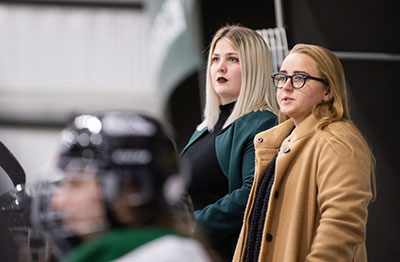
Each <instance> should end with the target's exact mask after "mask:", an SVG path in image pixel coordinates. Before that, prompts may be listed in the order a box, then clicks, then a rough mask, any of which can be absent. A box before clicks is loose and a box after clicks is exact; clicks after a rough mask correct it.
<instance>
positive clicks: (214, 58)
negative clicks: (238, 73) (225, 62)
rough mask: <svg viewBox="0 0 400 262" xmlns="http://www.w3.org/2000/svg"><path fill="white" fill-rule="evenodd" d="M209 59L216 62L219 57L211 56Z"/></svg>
mask: <svg viewBox="0 0 400 262" xmlns="http://www.w3.org/2000/svg"><path fill="white" fill-rule="evenodd" d="M211 61H213V62H218V61H219V57H216V56H214V57H213V58H211Z"/></svg>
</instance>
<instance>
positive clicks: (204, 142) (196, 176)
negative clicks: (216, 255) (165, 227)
mask: <svg viewBox="0 0 400 262" xmlns="http://www.w3.org/2000/svg"><path fill="white" fill-rule="evenodd" d="M234 105H235V102H232V103H229V104H226V105H222V106H220V109H221V114H220V116H219V119H218V121H217V123H216V124H215V126H214V129H213V130H212V132H211V133H209V132H205V135H203V136H202V137H201V138H200V139H198V140H197V141H196V142H195V143H194V144H192V145H191V146H190V147H189V148H188V149H187V150H186V151H185V153H184V154H183V155H184V156H185V157H187V158H188V159H189V161H190V163H191V165H192V181H191V183H190V186H189V190H188V192H189V195H190V196H191V197H192V201H193V206H194V209H195V210H198V209H202V208H204V207H205V206H207V205H209V204H212V203H215V202H216V201H217V200H219V199H220V198H222V197H223V196H225V195H226V194H228V179H227V177H226V176H225V175H224V174H223V172H222V170H221V167H220V166H219V163H218V159H217V155H216V152H215V138H216V137H217V136H218V135H219V134H220V133H221V132H222V131H223V130H222V126H223V125H224V123H225V121H226V119H228V117H229V115H230V114H231V112H232V109H233V107H234Z"/></svg>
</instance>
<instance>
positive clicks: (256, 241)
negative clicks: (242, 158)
mask: <svg viewBox="0 0 400 262" xmlns="http://www.w3.org/2000/svg"><path fill="white" fill-rule="evenodd" d="M276 157H277V156H275V157H274V159H273V160H272V161H271V163H270V164H269V166H268V168H267V171H266V172H265V175H264V177H263V178H262V180H261V183H260V185H259V186H258V188H257V194H256V199H255V202H254V205H253V210H252V212H251V215H250V220H249V232H248V235H247V243H246V250H245V256H244V258H245V260H244V261H246V262H253V261H258V257H259V253H260V248H261V243H262V235H263V231H264V224H265V218H266V216H267V211H268V202H269V197H270V195H271V188H272V185H273V184H274V178H275V162H276Z"/></svg>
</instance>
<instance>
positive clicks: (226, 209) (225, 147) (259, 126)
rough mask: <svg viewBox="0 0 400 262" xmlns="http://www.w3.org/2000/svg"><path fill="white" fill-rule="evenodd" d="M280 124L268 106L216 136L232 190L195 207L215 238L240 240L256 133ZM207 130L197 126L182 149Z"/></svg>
mask: <svg viewBox="0 0 400 262" xmlns="http://www.w3.org/2000/svg"><path fill="white" fill-rule="evenodd" d="M276 124H277V117H276V115H275V114H274V113H272V112H270V111H267V110H264V111H252V112H250V113H248V114H246V115H244V116H242V117H240V118H238V119H237V120H235V121H234V122H233V123H232V124H231V125H230V126H228V127H227V128H226V129H225V130H224V131H223V132H222V133H221V134H220V135H218V136H217V137H216V139H215V150H216V155H217V159H218V162H219V165H220V167H221V170H222V172H223V173H224V175H225V176H226V177H227V178H228V185H229V189H228V194H227V195H225V196H224V197H223V198H221V199H219V200H218V201H217V202H215V203H212V204H210V205H208V206H206V207H205V208H203V209H201V210H196V211H195V218H196V221H197V222H198V223H199V224H200V226H201V227H202V228H204V229H206V231H207V232H206V234H207V235H209V236H210V238H211V239H212V240H213V241H215V242H219V241H221V240H224V239H228V238H232V240H233V241H236V240H237V237H238V236H239V232H240V229H241V226H242V222H243V214H244V211H245V207H246V204H247V199H248V196H249V193H250V189H251V186H252V184H253V177H254V163H255V157H254V144H253V139H254V136H255V135H256V134H257V133H259V132H261V131H264V130H267V129H269V128H271V127H273V126H275V125H276ZM207 132H208V129H207V128H204V129H202V130H200V131H197V130H196V131H195V132H194V133H193V135H192V137H191V138H190V140H189V142H188V144H187V145H186V146H185V148H184V149H183V150H182V153H183V152H185V151H186V150H187V148H189V147H190V146H191V145H192V144H193V143H194V142H195V141H197V140H198V139H199V138H200V137H202V136H203V135H205V134H207Z"/></svg>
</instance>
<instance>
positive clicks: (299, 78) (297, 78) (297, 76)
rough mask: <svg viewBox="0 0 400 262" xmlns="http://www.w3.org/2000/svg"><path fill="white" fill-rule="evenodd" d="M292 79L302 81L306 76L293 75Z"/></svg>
mask: <svg viewBox="0 0 400 262" xmlns="http://www.w3.org/2000/svg"><path fill="white" fill-rule="evenodd" d="M293 78H294V80H298V81H303V80H304V78H306V76H305V75H294V77H293Z"/></svg>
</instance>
